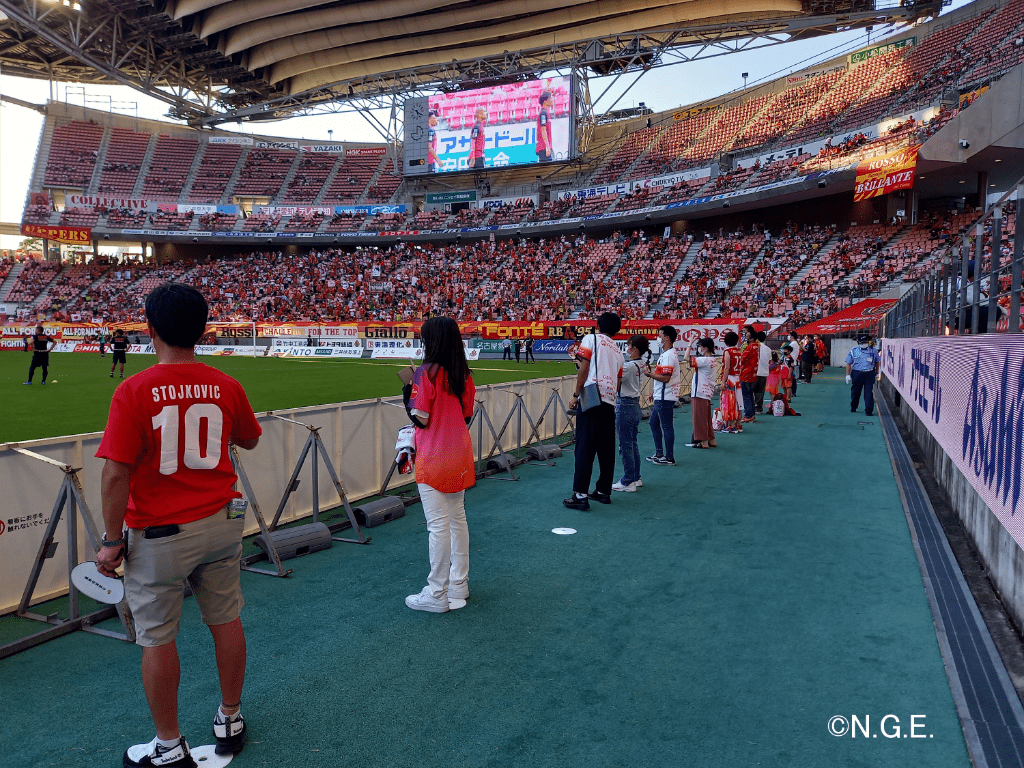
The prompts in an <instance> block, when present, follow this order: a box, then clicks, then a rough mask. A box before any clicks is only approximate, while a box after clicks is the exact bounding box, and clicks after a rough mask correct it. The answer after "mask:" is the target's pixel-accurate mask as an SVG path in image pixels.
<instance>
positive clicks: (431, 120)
mask: <svg viewBox="0 0 1024 768" xmlns="http://www.w3.org/2000/svg"><path fill="white" fill-rule="evenodd" d="M427 125H428V126H429V127H428V128H427V170H428V171H429V172H430V173H433V172H434V171H436V170H438V169H439V168H440V167H441V156H440V155H438V154H437V110H436V109H432V110H430V115H429V117H427Z"/></svg>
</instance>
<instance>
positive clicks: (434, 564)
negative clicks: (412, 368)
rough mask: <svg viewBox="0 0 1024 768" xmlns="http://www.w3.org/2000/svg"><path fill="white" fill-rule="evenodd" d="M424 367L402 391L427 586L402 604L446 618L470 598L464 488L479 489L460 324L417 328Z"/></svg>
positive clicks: (471, 394)
mask: <svg viewBox="0 0 1024 768" xmlns="http://www.w3.org/2000/svg"><path fill="white" fill-rule="evenodd" d="M420 336H421V338H422V339H423V365H421V366H420V367H419V368H417V369H416V374H415V376H414V377H413V381H412V384H411V385H408V386H407V387H406V388H404V391H403V394H404V395H405V396H406V403H407V407H408V410H409V416H410V418H411V419H412V421H413V424H415V425H416V427H417V430H416V484H417V487H418V488H419V492H420V501H421V502H422V503H423V514H424V516H425V517H426V518H427V531H428V533H429V535H430V543H429V551H430V573H429V574H428V576H427V586H425V587H424V588H423V590H422V591H420V592H419V593H417V594H415V595H409V596H408V597H407V598H405V604H406V605H407V606H409V607H410V608H412V609H413V610H416V611H429V612H430V613H444V612H446V611H448V610H449V609H451V608H461V607H462V606H464V605H465V604H466V600H467V599H469V525H468V524H467V522H466V505H465V496H466V489H467V488H471V487H472V486H473V485H474V484H475V483H476V472H475V471H474V466H473V443H472V441H471V440H470V437H469V428H468V426H467V425H468V424H469V422H470V420H471V419H472V417H473V409H474V407H475V405H474V403H475V396H476V387H475V386H474V384H473V376H472V375H471V374H470V372H469V366H468V365H467V364H466V352H465V346H464V345H463V343H462V335H461V334H460V332H459V326H458V324H457V323H456V322H455V321H454V320H453V319H452V318H450V317H432V318H430V319H429V320H427V321H426V322H425V323H423V327H422V328H421V329H420Z"/></svg>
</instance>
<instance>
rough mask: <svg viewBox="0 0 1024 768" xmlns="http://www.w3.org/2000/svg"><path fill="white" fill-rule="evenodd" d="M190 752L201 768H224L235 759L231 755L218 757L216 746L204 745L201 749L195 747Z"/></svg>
mask: <svg viewBox="0 0 1024 768" xmlns="http://www.w3.org/2000/svg"><path fill="white" fill-rule="evenodd" d="M189 751H190V752H191V753H192V759H193V760H195V761H196V764H197V765H198V766H199V768H223V766H225V765H227V764H228V763H230V762H231V759H232V758H233V757H234V755H230V754H229V755H218V754H217V745H216V744H204V745H203V746H201V747H193V748H192V749H190V750H189Z"/></svg>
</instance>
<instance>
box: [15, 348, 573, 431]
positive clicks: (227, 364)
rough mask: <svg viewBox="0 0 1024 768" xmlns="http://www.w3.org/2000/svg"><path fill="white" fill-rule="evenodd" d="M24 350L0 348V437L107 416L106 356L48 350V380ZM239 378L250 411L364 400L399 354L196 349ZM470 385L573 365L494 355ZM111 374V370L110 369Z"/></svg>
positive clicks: (112, 382)
mask: <svg viewBox="0 0 1024 768" xmlns="http://www.w3.org/2000/svg"><path fill="white" fill-rule="evenodd" d="M31 359H32V355H31V354H30V353H26V352H20V351H0V391H2V392H3V398H2V403H3V405H2V406H0V443H4V442H10V441H16V440H35V439H38V438H42V437H56V436H59V435H74V434H79V433H82V432H100V431H102V430H103V427H104V425H105V424H106V423H107V411H108V409H109V408H110V396H111V394H112V393H113V391H114V389H115V388H116V386H117V385H118V383H120V379H117V378H114V379H111V378H110V361H111V356H110V354H107V356H106V357H100V355H99V354H78V353H72V352H68V353H56V352H54V353H51V354H50V373H49V381H50V382H53V383H48V384H47V385H46V386H45V387H44V386H40V383H39V381H40V378H41V372H40V371H39V370H38V369H37V370H36V372H35V383H34V384H32V386H30V387H26V386H23V385H22V382H24V381H25V380H26V379H27V378H28V367H29V363H30V362H31ZM200 360H201V361H202V362H204V363H206V364H207V365H210V366H212V367H214V368H218V369H220V370H222V371H224V372H225V373H227V374H228V375H229V376H233V377H234V378H236V379H238V381H240V382H241V383H242V386H243V387H245V391H246V393H248V395H249V401H250V402H251V403H252V407H253V409H254V410H255V411H257V412H259V411H272V410H278V409H281V408H298V407H301V406H306V405H321V404H323V403H338V402H344V401H349V400H365V399H367V398H372V397H389V396H392V395H398V394H401V383H400V382H399V380H398V377H397V376H396V375H395V374H396V372H397V371H398V369H399V368H400V367H402V365H405V364H407V363H402V362H401V361H398V360H396V361H394V362H384V361H379V362H378V361H370V360H304V359H301V358H298V359H283V358H261V359H253V358H244V357H202V358H200ZM154 364H156V357H154V356H152V355H129V356H128V365H127V366H125V376H126V377H127V376H128V375H130V374H133V373H138V372H139V371H141V370H144V369H145V368H148V367H149V366H151V365H154ZM470 368H471V369H472V370H473V380H474V381H475V382H476V385H477V386H484V385H487V384H500V383H502V382H506V381H519V380H522V379H538V378H546V377H551V376H566V375H568V374H571V373H574V369H573V366H572V364H571V363H570V362H569V361H568V360H565V361H562V360H559V361H544V362H540V363H537V364H536V365H533V364H531V365H525V364H516V363H514V362H513V363H510V362H508V361H507V360H506V361H500V360H481V361H478V362H474V363H471V364H470ZM116 375H117V374H115V376H116Z"/></svg>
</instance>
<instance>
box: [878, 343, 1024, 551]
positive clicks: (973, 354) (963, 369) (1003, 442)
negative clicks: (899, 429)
mask: <svg viewBox="0 0 1024 768" xmlns="http://www.w3.org/2000/svg"><path fill="white" fill-rule="evenodd" d="M881 351H882V374H883V375H884V376H885V377H886V378H887V379H888V380H889V382H890V383H891V384H892V385H893V386H894V387H895V388H896V390H897V391H898V392H899V393H900V395H901V396H902V397H903V399H904V400H905V401H906V402H907V404H908V405H909V406H910V407H911V408H912V409H913V411H914V413H916V414H917V416H918V418H920V419H921V422H922V423H923V424H925V425H926V426H927V428H928V431H929V432H930V433H931V434H932V436H933V437H934V438H935V439H936V441H937V442H938V443H939V445H940V446H941V447H942V450H943V451H944V452H945V453H946V455H947V456H949V458H950V459H951V460H952V462H953V463H954V464H955V465H956V467H957V469H959V470H960V472H962V473H963V475H964V477H965V478H967V482H968V483H970V484H971V486H972V487H973V488H974V490H975V491H977V493H978V495H979V496H980V497H981V498H982V499H983V500H984V501H985V504H987V505H988V507H989V508H990V509H991V510H992V512H993V513H994V514H995V515H996V517H998V518H999V520H1000V522H1002V524H1003V525H1004V526H1005V527H1006V530H1007V531H1008V532H1009V533H1010V535H1011V536H1013V538H1014V540H1015V541H1016V542H1017V544H1018V545H1020V546H1024V515H1022V514H1018V513H1020V512H1022V511H1024V499H1022V495H1024V494H1022V491H1024V337H1022V336H1019V335H1017V334H994V333H993V334H982V335H978V336H956V337H941V336H940V337H929V338H917V339H883V340H882V350H881Z"/></svg>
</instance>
